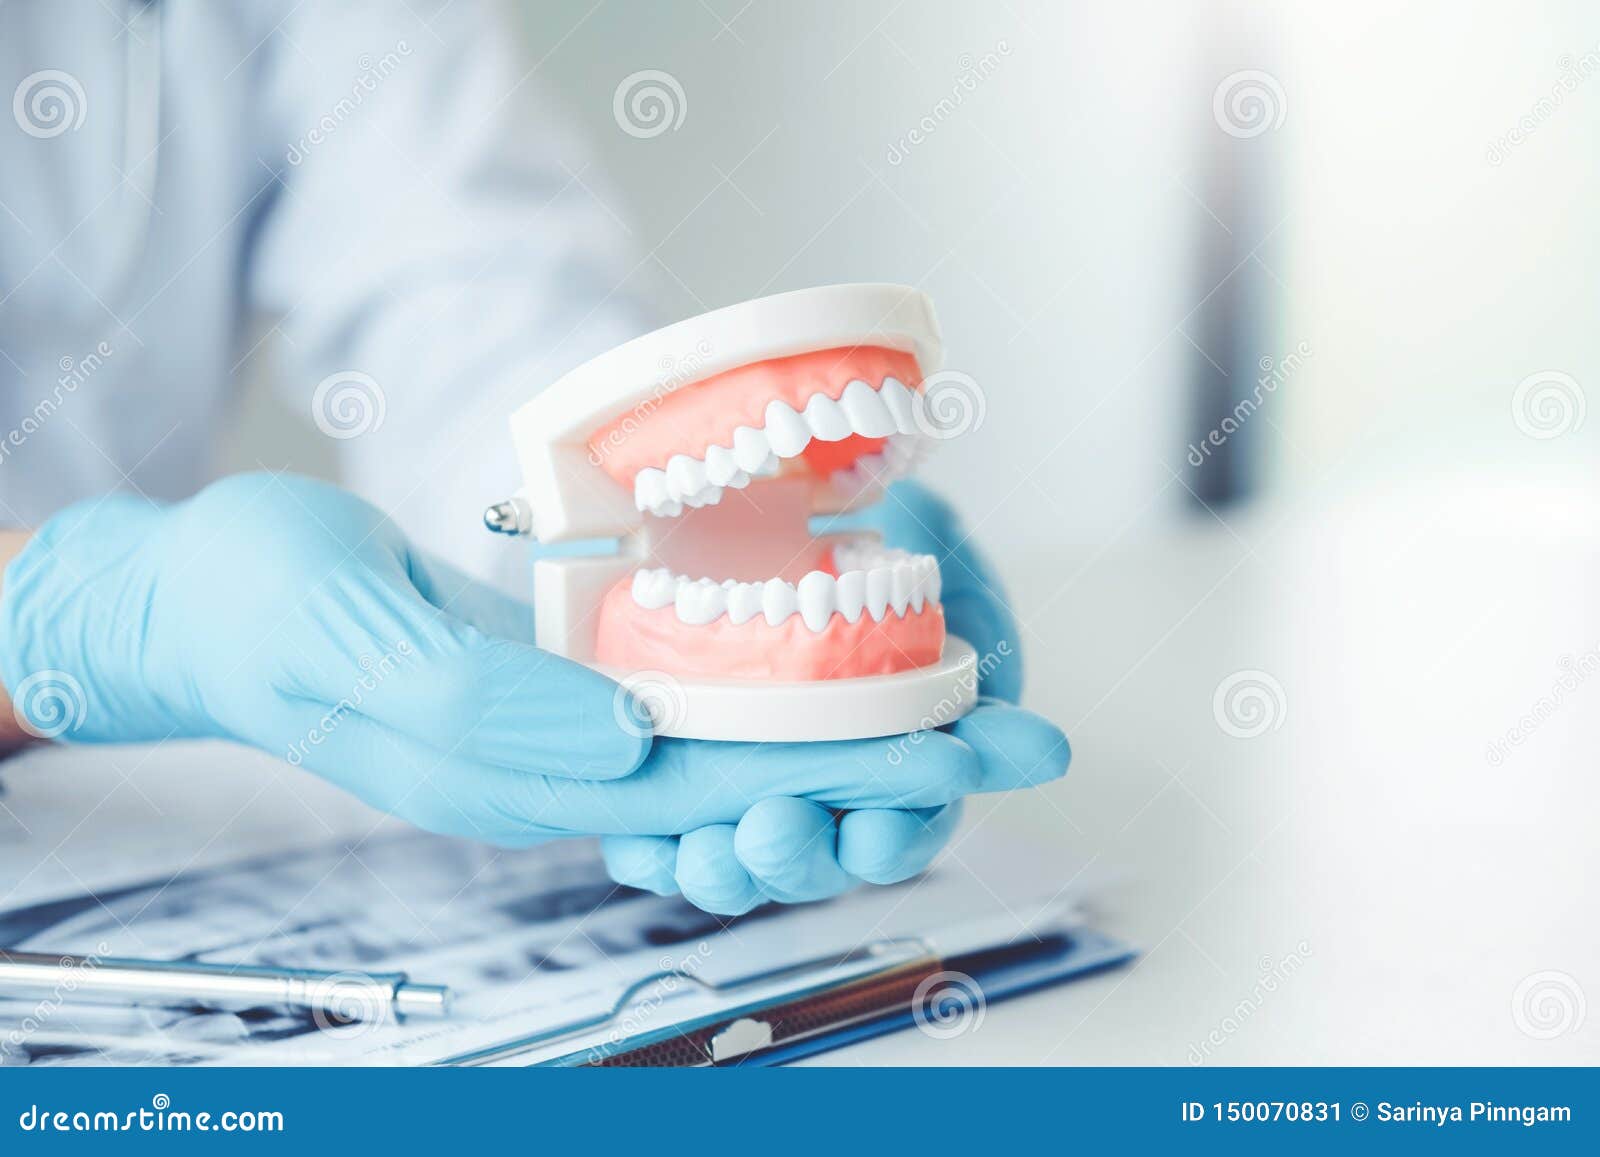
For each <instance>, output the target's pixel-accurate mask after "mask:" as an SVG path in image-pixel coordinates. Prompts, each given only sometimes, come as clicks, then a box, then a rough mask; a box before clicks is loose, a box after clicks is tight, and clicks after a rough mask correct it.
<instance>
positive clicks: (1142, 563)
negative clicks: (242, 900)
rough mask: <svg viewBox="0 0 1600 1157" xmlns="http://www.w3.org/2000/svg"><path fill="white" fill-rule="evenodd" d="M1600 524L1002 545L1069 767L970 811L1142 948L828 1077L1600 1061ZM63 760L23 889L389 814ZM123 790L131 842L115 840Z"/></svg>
mask: <svg viewBox="0 0 1600 1157" xmlns="http://www.w3.org/2000/svg"><path fill="white" fill-rule="evenodd" d="M1596 510H1597V504H1596V503H1595V502H1594V500H1593V498H1592V497H1585V496H1582V495H1573V494H1571V493H1570V492H1562V491H1556V492H1550V491H1543V490H1539V489H1529V490H1528V491H1527V492H1525V493H1523V492H1510V491H1496V492H1495V493H1494V494H1492V495H1476V496H1472V497H1471V498H1470V499H1466V498H1462V497H1461V496H1460V495H1458V494H1439V493H1433V494H1413V495H1411V496H1409V497H1405V498H1398V497H1397V498H1392V499H1386V500H1382V501H1380V500H1378V499H1375V498H1367V499H1363V500H1356V501H1352V502H1348V503H1345V504H1342V505H1339V506H1335V507H1329V508H1323V509H1320V510H1315V511H1313V510H1300V511H1297V512H1290V511H1287V510H1267V511H1261V512H1256V513H1253V514H1248V515H1242V516H1239V517H1237V518H1235V517H1234V516H1231V515H1230V516H1228V519H1227V522H1226V524H1224V523H1222V522H1219V521H1216V520H1214V519H1212V518H1209V517H1206V516H1203V515H1202V516H1201V518H1200V519H1199V520H1197V521H1196V523H1195V524H1194V525H1193V526H1192V527H1191V528H1189V529H1187V530H1184V531H1181V532H1177V533H1171V532H1151V531H1147V530H1146V529H1145V528H1140V527H1132V528H1130V529H1129V532H1128V533H1127V534H1126V535H1124V536H1123V537H1121V538H1119V539H1118V540H1116V541H1114V542H1112V543H1110V544H1086V545H1084V546H1081V547H1076V546H1051V547H1048V548H1047V547H1044V546H1041V547H1040V550H1039V552H1038V554H1037V555H1035V556H1032V557H1028V558H1018V559H1008V560H1003V565H1004V568H1005V570H1006V572H1007V573H1008V575H1009V576H1010V579H1011V595H1012V601H1013V603H1014V604H1015V606H1016V607H1017V608H1018V610H1019V612H1020V613H1021V614H1022V616H1023V617H1024V619H1025V620H1026V621H1027V624H1028V625H1027V628H1026V630H1025V634H1024V646H1025V655H1026V661H1027V666H1028V671H1029V680H1028V681H1029V702H1030V705H1031V706H1033V707H1035V708H1036V709H1039V710H1042V711H1045V712H1047V713H1049V714H1050V715H1051V716H1052V717H1054V718H1056V719H1057V720H1059V721H1060V722H1061V723H1062V724H1063V725H1064V726H1066V727H1067V728H1068V731H1069V734H1070V735H1071V736H1072V740H1073V745H1074V751H1075V758H1074V763H1073V768H1072V772H1071V774H1070V775H1069V776H1068V777H1067V779H1066V780H1064V781H1062V782H1061V783H1059V784H1056V785H1052V786H1051V787H1049V788H1047V789H1044V791H1043V792H1042V793H1026V794H1020V795H1015V796H1011V797H1006V798H1003V799H997V800H985V801H981V802H978V803H977V804H976V806H974V807H972V809H971V812H970V813H969V826H970V825H973V824H981V825H986V826H987V825H1000V826H1001V827H1002V828H1003V829H1004V830H1005V831H1006V832H1007V833H1009V834H1014V836H1015V838H1016V839H1017V840H1019V841H1028V842H1029V844H1030V845H1031V846H1033V847H1036V848H1038V849H1039V858H1040V880H1039V884H1040V889H1041V891H1048V890H1052V889H1053V888H1055V887H1058V886H1069V885H1070V887H1071V890H1072V891H1073V892H1074V893H1075V894H1077V895H1080V896H1083V897H1085V898H1087V899H1088V901H1089V902H1090V904H1091V907H1092V909H1093V911H1094V913H1095V921H1096V923H1097V924H1098V925H1099V926H1100V927H1102V928H1103V929H1104V930H1106V931H1108V932H1111V933H1114V934H1116V935H1119V936H1122V937H1124V938H1126V939H1129V940H1131V941H1133V942H1135V943H1136V944H1137V945H1139V946H1140V947H1141V949H1142V955H1141V957H1140V959H1139V960H1138V961H1137V963H1136V964H1134V965H1133V966H1131V967H1124V968H1122V969H1120V970H1117V971H1113V972H1109V973H1105V974H1102V975H1099V976H1096V977H1091V978H1088V979H1085V980H1082V981H1078V982H1076V983H1073V984H1070V985H1066V986H1062V987H1059V988H1056V989H1052V990H1049V991H1046V992H1041V993H1037V994H1034V995H1031V996H1027V997H1023V998H1019V999H1015V1000H1011V1001H1006V1002H996V1003H994V1004H992V1005H990V1006H989V1007H988V1008H987V1009H986V1010H985V1014H984V1017H983V1019H982V1022H981V1024H978V1025H977V1026H976V1027H975V1028H974V1029H973V1030H972V1031H968V1032H965V1033H963V1034H961V1035H959V1036H957V1037H954V1038H953V1039H944V1040H933V1039H930V1038H929V1037H927V1036H925V1035H923V1034H920V1033H917V1032H904V1033H899V1034H895V1035H893V1036H890V1037H885V1038H881V1039H879V1040H876V1041H870V1042H865V1043H863V1044H860V1045H856V1046H852V1047H851V1048H848V1049H845V1050H841V1051H838V1052H835V1053H832V1054H829V1055H828V1056H826V1057H824V1058H819V1059H818V1061H817V1062H813V1063H833V1064H862V1065H871V1064H1037V1063H1050V1064H1092V1063H1111V1064H1180V1065H1181V1064H1187V1063H1195V1062H1196V1060H1197V1059H1198V1060H1204V1061H1205V1062H1206V1063H1212V1064H1251V1063H1279V1062H1283V1063H1299V1064H1314V1063H1329V1064H1356V1063H1419V1064H1429V1063H1441V1064H1472V1063H1486V1064H1487V1063H1577V1062H1586V1063H1595V1062H1597V1061H1600V1008H1597V1009H1595V1010H1593V1012H1592V1014H1591V1013H1590V1012H1589V1010H1588V1009H1587V999H1588V997H1589V996H1593V997H1595V998H1596V999H1597V1000H1600V932H1597V930H1596V924H1595V920H1594V914H1595V909H1596V895H1597V889H1596V886H1595V881H1596V877H1597V875H1600V853H1597V852H1596V850H1595V843H1594V839H1593V831H1594V827H1595V823H1596V819H1597V817H1600V786H1597V775H1596V773H1597V771H1600V757H1597V752H1600V742H1597V741H1600V666H1595V664H1600V582H1597V581H1596V580H1597V579H1600V536H1597V534H1596V531H1595V529H1594V528H1595V527H1597V526H1600V519H1597V518H1596V517H1595V515H1596ZM1585 655H1588V656H1591V658H1590V660H1589V667H1588V669H1589V670H1590V671H1591V672H1592V673H1591V674H1590V675H1588V676H1587V677H1586V678H1580V679H1578V680H1577V681H1576V686H1575V687H1574V688H1572V689H1570V690H1567V691H1566V692H1564V698H1563V700H1562V702H1561V703H1560V704H1559V705H1558V706H1557V709H1556V710H1555V711H1554V712H1553V713H1551V714H1550V715H1549V717H1548V718H1546V719H1544V720H1543V721H1542V722H1541V723H1539V724H1538V725H1537V726H1536V727H1535V728H1534V729H1533V731H1532V734H1531V735H1530V736H1529V737H1528V738H1527V740H1526V742H1523V743H1521V744H1520V745H1517V746H1514V747H1511V748H1509V754H1508V755H1507V756H1506V758H1504V759H1503V760H1502V761H1501V762H1500V764H1499V765H1498V766H1496V765H1494V764H1492V763H1491V762H1490V760H1489V759H1488V758H1487V757H1486V751H1487V749H1488V745H1489V743H1490V742H1491V740H1494V739H1496V738H1499V737H1503V736H1504V735H1505V733H1506V732H1507V730H1508V729H1509V728H1512V727H1513V726H1515V725H1516V724H1517V723H1518V720H1519V719H1520V718H1521V717H1523V716H1527V715H1529V714H1530V713H1531V712H1533V711H1534V709H1535V705H1536V703H1537V701H1538V700H1539V699H1540V697H1541V696H1546V697H1549V696H1551V694H1552V690H1553V688H1554V687H1555V686H1556V684H1557V680H1558V677H1559V676H1561V674H1562V667H1561V666H1560V665H1559V664H1560V663H1561V661H1562V658H1563V656H1569V657H1572V658H1573V659H1575V660H1581V659H1582V658H1583V657H1584V656H1585ZM1244 670H1250V671H1260V672H1265V673H1267V674H1268V675H1270V676H1271V677H1272V678H1273V679H1275V680H1276V681H1277V683H1278V684H1279V685H1280V686H1281V688H1282V691H1283V698H1282V701H1281V702H1282V709H1281V711H1277V712H1276V714H1275V715H1274V723H1275V725H1274V726H1273V727H1270V728H1269V729H1267V730H1266V731H1265V732H1264V733H1263V734H1261V735H1259V736H1257V737H1254V738H1237V737H1234V736H1231V735H1229V734H1227V733H1226V732H1225V731H1224V730H1223V728H1222V727H1221V726H1219V724H1218V722H1217V719H1216V717H1215V715H1214V709H1213V696H1214V692H1215V691H1216V689H1217V687H1218V685H1219V684H1220V683H1221V682H1222V681H1223V680H1225V679H1226V678H1227V677H1229V676H1230V675H1232V674H1234V673H1235V672H1239V671H1244ZM61 754H63V753H51V752H41V753H36V754H33V755H29V756H27V757H25V762H24V763H22V764H19V765H13V767H14V769H15V774H13V772H12V771H11V770H8V772H7V776H8V779H11V780H12V781H13V787H14V788H15V785H16V782H17V781H18V780H19V779H20V778H21V777H24V776H25V777H26V780H27V782H26V785H25V788H26V790H25V791H22V792H18V791H16V790H13V791H12V793H11V794H10V795H9V796H8V797H0V803H6V802H7V800H9V802H10V803H11V804H14V805H15V804H20V803H21V802H22V801H23V800H24V799H25V800H26V803H27V810H26V811H25V812H23V813H20V814H11V813H8V812H6V811H4V810H0V862H3V863H6V864H7V865H8V869H7V878H6V879H5V880H4V881H3V882H4V885H5V889H4V890H7V891H10V892H12V893H13V894H23V893H28V894H33V893H48V892H50V891H51V890H52V888H59V889H60V890H63V891H65V890H70V889H72V888H73V887H74V886H76V887H83V886H90V887H93V886H95V885H96V884H97V882H100V881H104V882H108V883H109V882H110V881H112V880H114V879H115V878H116V877H117V871H118V864H119V862H120V861H121V860H122V859H123V858H124V857H136V858H138V857H147V856H151V855H167V856H170V857H172V858H173V859H174V860H175V862H176V863H179V864H184V863H194V864H199V863H209V862H221V861H224V860H226V859H228V858H229V857H230V855H234V854H237V853H236V851H235V849H237V848H241V847H252V848H254V847H259V846H261V845H262V844H264V843H267V844H270V843H272V842H275V841H276V842H285V841H298V842H309V841H312V840H315V839H321V838H326V837H327V836H328V835H329V834H330V833H331V832H333V831H335V830H339V829H343V828H346V827H348V826H349V825H350V824H357V825H362V824H367V823H370V817H368V816H366V815H365V814H364V809H362V808H361V807H360V805H357V804H355V803H354V802H352V801H348V800H346V799H345V798H344V797H342V796H340V795H339V794H338V793H337V792H335V791H333V790H332V789H330V788H327V787H326V786H325V785H322V784H320V783H318V782H316V781H314V780H312V779H311V778H310V777H309V776H306V775H304V774H303V773H300V772H297V771H295V770H293V769H290V768H288V767H287V766H286V765H282V764H278V763H275V762H273V761H269V760H265V759H264V758H263V759H261V760H260V761H258V762H254V763H250V764H249V765H248V766H247V767H241V768H239V769H235V770H232V771H229V772H227V773H222V772H219V779H218V781H217V782H215V783H206V784H198V783H196V782H194V781H192V780H191V781H190V782H188V783H186V784H185V785H183V787H182V789H181V790H172V788H171V785H170V784H168V783H166V782H165V780H164V777H163V773H162V767H161V761H160V755H159V753H158V752H157V753H154V754H152V753H149V752H142V751H141V749H129V748H113V749H105V754H104V755H103V756H102V757H101V772H102V775H101V777H100V778H101V782H99V783H94V782H92V777H90V776H87V775H82V774H81V772H82V765H81V763H78V764H73V765H71V768H72V770H71V771H70V772H69V770H68V768H69V765H68V764H66V763H65V761H62V760H61V759H60V758H59V756H60V755H61ZM57 766H59V767H60V768H61V772H62V778H61V781H60V782H59V783H51V784H49V785H48V786H49V790H48V791H47V792H45V791H41V790H40V787H41V779H42V778H43V777H47V776H49V775H51V774H52V771H51V769H52V768H53V767H57ZM107 777H109V780H108V778H107ZM106 782H110V783H111V784H112V786H113V788H114V790H112V791H110V792H109V793H108V792H107V790H106ZM219 801H227V802H226V805H225V806H226V807H227V810H228V812H229V814H231V815H232V817H233V818H232V819H231V820H230V821H229V822H228V823H227V824H226V825H223V826H221V827H219V825H218V824H217V822H216V819H215V816H216V810H215V809H216V808H217V807H218V806H219ZM42 809H49V810H50V811H51V812H53V813H54V814H48V815H47V814H44V810H42ZM106 809H110V811H111V812H112V813H113V814H115V815H116V816H117V817H118V827H119V830H120V832H121V835H120V838H119V839H118V840H117V841H116V844H115V846H108V845H107V842H106V841H105V839H104V838H102V837H96V838H94V839H90V838H88V836H87V833H89V832H91V831H93V830H94V829H96V828H98V827H100V826H102V825H101V824H100V823H99V822H98V821H102V820H104V819H105V818H106ZM85 812H92V813H94V814H92V815H91V816H90V817H89V818H88V820H87V821H85V822H84V823H83V824H82V826H81V828H80V829H79V834H78V835H76V836H73V837H72V838H69V839H66V840H64V841H61V842H60V844H59V847H58V849H57V851H56V852H54V853H53V854H51V855H50V856H48V857H38V856H31V857H28V858H22V857H18V856H7V855H6V853H5V847H6V844H7V843H8V842H10V843H17V842H19V840H18V833H19V828H18V825H20V824H27V823H29V822H30V821H31V825H32V826H33V827H35V828H41V827H49V826H51V825H56V826H57V827H63V828H64V829H65V830H68V831H71V830H72V829H73V827H74V825H78V824H79V817H80V816H81V815H82V813H85ZM124 816H125V817H126V820H125V822H123V820H122V817H124ZM990 830H991V831H992V828H991V829H990ZM52 842H54V841H52ZM960 849H961V845H960V839H959V837H958V841H957V843H956V844H955V846H954V853H953V854H954V856H956V857H959V856H960ZM1286 958H1288V964H1287V965H1285V964H1284V963H1283V962H1284V961H1285V959H1286ZM1264 965H1266V966H1269V968H1272V969H1274V970H1275V977H1274V980H1273V983H1272V984H1271V985H1270V988H1271V990H1270V991H1268V990H1266V988H1264V987H1263V986H1262V984H1261V980H1262V977H1263V975H1264V973H1263V968H1264ZM1536 974H1551V975H1550V976H1547V977H1544V978H1540V977H1538V976H1537V975H1536ZM1530 977H1534V978H1535V979H1534V980H1533V981H1531V982H1528V983H1526V984H1525V982H1527V981H1528V978H1530ZM1519 986H1522V989H1523V995H1524V998H1525V999H1524V1000H1523V1007H1522V1008H1520V1009H1519V1008H1516V1007H1514V997H1516V996H1517V994H1518V992H1519ZM1580 1013H1582V1015H1583V1016H1584V1018H1585V1019H1583V1020H1582V1022H1581V1023H1579V1015H1580ZM1544 1018H1548V1019H1544ZM1541 1026H1544V1028H1545V1029H1546V1030H1552V1029H1553V1030H1559V1031H1555V1032H1554V1033H1553V1035H1552V1033H1551V1032H1550V1031H1543V1032H1541V1031H1540V1028H1541ZM1530 1028H1531V1029H1532V1030H1533V1031H1532V1032H1531V1033H1530V1032H1529V1031H1524V1030H1525V1029H1530ZM1213 1033H1214V1034H1216V1035H1215V1037H1213V1039H1212V1040H1211V1041H1209V1042H1208V1037H1209V1036H1211V1035H1212V1034H1213ZM1218 1042H1220V1043H1218Z"/></svg>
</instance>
